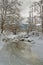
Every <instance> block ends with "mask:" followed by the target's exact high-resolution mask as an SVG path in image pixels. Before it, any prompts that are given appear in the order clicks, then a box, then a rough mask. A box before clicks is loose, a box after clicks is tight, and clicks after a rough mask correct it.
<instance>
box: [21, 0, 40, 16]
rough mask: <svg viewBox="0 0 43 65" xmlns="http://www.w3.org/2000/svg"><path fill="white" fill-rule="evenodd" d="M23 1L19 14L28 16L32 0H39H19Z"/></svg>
mask: <svg viewBox="0 0 43 65" xmlns="http://www.w3.org/2000/svg"><path fill="white" fill-rule="evenodd" d="M21 1H22V2H23V5H22V10H21V15H22V16H23V17H28V16H29V14H28V12H29V6H30V5H31V4H32V2H34V1H37V2H38V1H39V0H21Z"/></svg>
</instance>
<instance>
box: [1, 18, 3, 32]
mask: <svg viewBox="0 0 43 65" xmlns="http://www.w3.org/2000/svg"><path fill="white" fill-rule="evenodd" d="M3 25H4V20H3V18H2V23H1V33H3V30H4V28H3Z"/></svg>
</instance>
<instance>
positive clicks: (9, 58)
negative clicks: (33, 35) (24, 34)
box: [0, 42, 43, 65]
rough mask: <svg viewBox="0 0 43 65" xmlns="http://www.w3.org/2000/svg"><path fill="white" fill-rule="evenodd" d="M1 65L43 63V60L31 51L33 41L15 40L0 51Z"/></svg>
mask: <svg viewBox="0 0 43 65" xmlns="http://www.w3.org/2000/svg"><path fill="white" fill-rule="evenodd" d="M0 65H43V62H42V61H41V60H40V59H39V58H38V56H37V55H36V54H35V53H33V52H32V51H31V43H29V45H27V44H25V43H24V42H18V43H14V42H13V43H10V44H7V45H5V46H4V48H3V49H2V50H1V51H0Z"/></svg>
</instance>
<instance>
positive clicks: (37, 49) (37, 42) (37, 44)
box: [0, 31, 43, 58]
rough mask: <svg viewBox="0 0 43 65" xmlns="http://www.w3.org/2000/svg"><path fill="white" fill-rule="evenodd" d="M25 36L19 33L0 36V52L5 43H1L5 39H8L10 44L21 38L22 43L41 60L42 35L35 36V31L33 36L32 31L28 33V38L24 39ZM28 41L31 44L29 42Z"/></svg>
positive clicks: (42, 50) (42, 48)
mask: <svg viewBox="0 0 43 65" xmlns="http://www.w3.org/2000/svg"><path fill="white" fill-rule="evenodd" d="M26 35H27V33H26V32H19V33H18V34H17V35H13V34H9V35H4V34H0V50H1V49H2V48H3V46H4V44H5V42H4V41H2V40H3V39H6V38H7V39H10V42H15V41H16V42H17V41H19V40H20V39H22V38H23V39H24V41H22V42H23V43H25V44H27V45H28V46H31V49H32V52H34V53H36V54H37V55H38V56H39V57H40V58H43V35H42V34H39V35H37V34H36V32H35V31H34V35H33V31H32V32H30V33H29V34H28V38H25V36H26ZM28 40H30V41H31V42H29V41H28ZM8 42H9V41H8ZM31 44H32V45H31Z"/></svg>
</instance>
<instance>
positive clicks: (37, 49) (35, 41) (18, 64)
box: [0, 32, 43, 65]
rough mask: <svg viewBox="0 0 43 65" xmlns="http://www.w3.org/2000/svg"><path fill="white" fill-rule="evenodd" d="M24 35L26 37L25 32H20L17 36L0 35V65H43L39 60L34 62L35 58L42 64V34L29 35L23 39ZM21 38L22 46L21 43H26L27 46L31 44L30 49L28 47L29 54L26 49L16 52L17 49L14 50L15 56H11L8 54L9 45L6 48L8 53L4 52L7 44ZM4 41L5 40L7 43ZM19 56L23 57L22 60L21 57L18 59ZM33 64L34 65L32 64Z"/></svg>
mask: <svg viewBox="0 0 43 65" xmlns="http://www.w3.org/2000/svg"><path fill="white" fill-rule="evenodd" d="M25 35H26V36H27V34H26V33H25V32H24V33H23V32H21V33H19V34H17V35H13V34H12V33H11V34H9V35H5V34H0V65H37V63H38V65H43V63H40V61H39V60H38V62H36V59H37V58H38V59H40V60H42V62H43V35H42V34H39V35H36V34H35V35H32V33H29V34H28V37H26V38H25ZM18 37H20V38H18ZM22 38H23V39H24V41H22V44H23V43H26V44H27V45H29V44H31V47H29V50H30V51H31V52H29V53H28V50H27V49H25V51H24V50H21V51H18V49H15V51H14V53H16V55H15V56H12V54H10V52H11V49H10V48H12V46H11V45H10V47H9V45H8V47H7V48H8V51H9V50H10V52H8V51H6V50H5V48H6V45H7V42H9V41H10V42H14V41H18V40H20V39H22ZM7 39H8V40H7ZM2 40H3V41H2ZM5 40H7V42H6V41H5ZM28 40H29V41H28ZM13 47H14V45H13ZM13 49H14V48H13ZM12 52H13V50H12ZM21 52H22V53H23V54H22V53H21ZM19 55H20V56H21V55H22V56H23V57H24V59H23V58H22V57H21V58H20V57H19ZM30 57H31V60H30ZM28 58H29V59H28ZM4 59H5V60H4ZM25 59H28V60H25ZM34 60H35V61H34ZM29 62H30V63H31V64H30V63H29ZM34 62H35V63H36V64H34ZM6 63H7V64H6ZM32 63H33V64H32Z"/></svg>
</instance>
